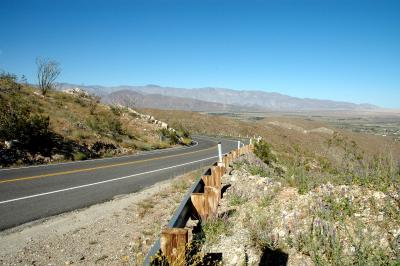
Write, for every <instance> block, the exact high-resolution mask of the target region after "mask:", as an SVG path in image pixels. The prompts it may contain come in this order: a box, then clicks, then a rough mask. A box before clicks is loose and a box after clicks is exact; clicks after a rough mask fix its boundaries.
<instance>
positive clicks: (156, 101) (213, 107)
mask: <svg viewBox="0 0 400 266" xmlns="http://www.w3.org/2000/svg"><path fill="white" fill-rule="evenodd" d="M75 87H78V88H81V89H84V90H86V91H88V92H90V93H94V94H97V95H99V96H101V97H102V101H104V102H106V103H113V104H122V105H130V106H136V107H140V108H158V109H178V110H189V111H237V112H238V111H290V112H296V111H318V110H321V111H335V110H348V111H351V110H374V109H379V107H378V106H375V105H371V104H355V103H351V102H341V101H332V100H319V99H309V98H298V97H292V96H288V95H284V94H280V93H275V92H265V91H255V90H232V89H224V88H213V87H206V88H196V89H184V88H174V87H162V86H158V85H146V86H117V87H105V86H84V85H75V84H68V83H62V84H59V88H60V89H67V88H75Z"/></svg>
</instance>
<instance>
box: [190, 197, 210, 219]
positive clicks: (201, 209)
mask: <svg viewBox="0 0 400 266" xmlns="http://www.w3.org/2000/svg"><path fill="white" fill-rule="evenodd" d="M190 199H191V200H192V204H193V207H194V208H195V210H196V212H197V214H198V215H199V216H200V217H199V218H200V219H201V220H202V221H206V220H207V218H208V206H207V205H206V197H205V194H204V193H192V195H191V196H190Z"/></svg>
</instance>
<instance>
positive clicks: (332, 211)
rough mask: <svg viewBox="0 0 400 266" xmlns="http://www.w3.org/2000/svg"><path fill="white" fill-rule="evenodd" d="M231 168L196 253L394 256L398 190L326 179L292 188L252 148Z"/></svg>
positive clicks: (357, 260)
mask: <svg viewBox="0 0 400 266" xmlns="http://www.w3.org/2000/svg"><path fill="white" fill-rule="evenodd" d="M280 168H281V170H282V171H287V169H285V167H282V166H281V167H280ZM231 170H232V171H231V173H230V174H229V175H225V176H223V182H224V183H225V185H229V188H228V189H227V192H226V193H225V194H224V197H223V199H222V204H221V206H220V209H219V217H218V218H217V219H216V220H213V221H210V222H208V224H207V223H206V224H205V225H203V228H204V232H205V242H204V243H203V244H202V252H203V253H206V254H207V253H222V258H223V264H224V265H268V264H266V263H267V262H271V261H275V262H276V263H278V264H279V265H286V263H287V265H355V264H357V265H390V264H394V263H396V261H397V262H399V259H400V216H399V213H400V209H399V208H400V206H399V202H400V198H399V196H400V195H399V193H398V191H396V190H394V189H388V190H387V191H385V192H383V191H379V190H377V189H376V188H368V187H364V186H359V185H356V184H349V185H337V184H335V185H334V184H332V183H330V182H327V183H325V184H321V185H318V186H316V187H315V188H312V189H310V190H309V191H308V192H303V193H300V192H301V191H299V189H298V188H297V187H293V186H291V185H289V184H288V183H287V182H286V181H285V180H284V179H280V178H279V177H278V176H279V175H277V174H276V166H270V165H266V164H265V163H263V162H262V161H260V160H259V159H258V158H257V157H255V156H254V155H253V154H250V155H246V156H244V157H241V158H240V159H238V160H237V161H236V162H235V163H234V164H233V168H232V169H231ZM278 264H277V265H278Z"/></svg>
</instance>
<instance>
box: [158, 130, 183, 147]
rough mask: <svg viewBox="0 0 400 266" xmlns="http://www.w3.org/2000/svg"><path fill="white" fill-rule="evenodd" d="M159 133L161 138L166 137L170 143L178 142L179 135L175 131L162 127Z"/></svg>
mask: <svg viewBox="0 0 400 266" xmlns="http://www.w3.org/2000/svg"><path fill="white" fill-rule="evenodd" d="M160 134H161V136H162V137H163V138H167V139H168V141H169V143H170V144H171V145H176V144H178V143H179V137H178V135H177V134H176V132H174V131H171V130H168V129H166V128H163V129H161V130H160Z"/></svg>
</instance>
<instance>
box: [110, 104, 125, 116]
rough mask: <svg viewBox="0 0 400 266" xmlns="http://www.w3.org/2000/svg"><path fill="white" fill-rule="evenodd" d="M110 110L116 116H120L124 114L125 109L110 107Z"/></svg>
mask: <svg viewBox="0 0 400 266" xmlns="http://www.w3.org/2000/svg"><path fill="white" fill-rule="evenodd" d="M110 110H111V112H112V113H113V114H114V115H115V116H120V115H121V114H122V112H123V109H122V108H121V107H119V106H114V105H112V106H110Z"/></svg>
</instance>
